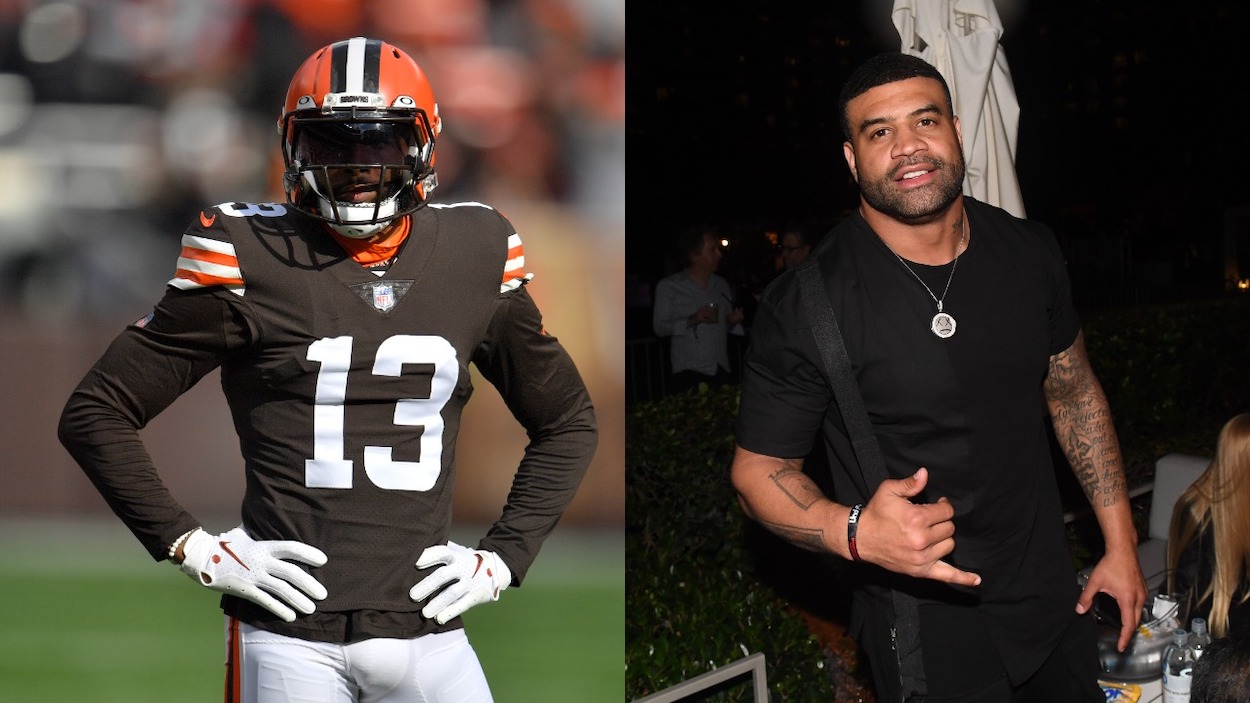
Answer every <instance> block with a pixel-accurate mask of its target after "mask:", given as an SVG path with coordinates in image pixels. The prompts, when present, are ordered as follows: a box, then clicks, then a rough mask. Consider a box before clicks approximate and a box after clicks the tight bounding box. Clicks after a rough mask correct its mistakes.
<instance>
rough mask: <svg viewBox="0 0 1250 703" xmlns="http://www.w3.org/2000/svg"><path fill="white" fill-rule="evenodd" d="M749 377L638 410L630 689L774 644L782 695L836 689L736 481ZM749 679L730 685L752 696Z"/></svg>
mask: <svg viewBox="0 0 1250 703" xmlns="http://www.w3.org/2000/svg"><path fill="white" fill-rule="evenodd" d="M737 408H738V392H737V388H736V387H733V386H727V387H723V388H720V389H716V390H707V389H706V388H704V389H702V390H696V391H692V392H691V393H689V394H686V395H679V396H673V397H669V398H665V399H662V400H659V401H656V402H652V403H646V404H642V405H639V406H636V407H634V408H633V409H632V410H631V411H630V413H629V414H628V415H627V417H626V437H627V439H626V500H627V506H628V511H627V518H626V542H625V548H626V557H625V570H626V595H625V608H626V626H625V642H626V644H625V665H626V692H627V698H628V700H633V699H635V698H639V697H641V696H644V695H647V694H651V693H655V692H656V691H659V690H662V689H664V688H667V687H669V686H672V685H674V684H677V683H680V682H682V681H685V680H687V679H690V678H693V677H695V676H697V675H698V674H701V673H704V672H706V671H710V670H712V669H715V668H717V667H719V666H723V665H725V664H729V663H731V662H733V661H736V660H737V659H740V658H742V657H744V656H746V655H747V654H754V653H755V652H763V653H764V655H765V660H766V665H767V677H768V683H769V690H770V693H771V694H772V696H773V699H774V700H780V701H803V700H816V699H814V698H810V699H809V698H805V695H804V694H803V693H802V692H803V691H810V690H811V689H812V688H823V689H825V690H828V689H829V685H828V684H824V683H821V682H822V680H828V678H829V672H828V666H827V664H826V662H825V659H824V655H823V653H822V651H821V648H820V646H819V645H818V643H817V642H816V639H815V637H814V636H813V635H812V634H811V633H810V632H809V631H808V629H807V627H806V626H805V625H804V624H803V621H802V619H801V618H800V617H799V616H798V614H797V612H796V611H794V610H793V609H792V607H791V606H790V605H789V603H788V602H787V601H786V600H785V599H783V598H782V597H781V596H780V595H779V594H778V593H777V592H776V591H775V590H773V589H772V588H771V587H769V586H766V585H764V583H766V582H767V581H768V578H767V575H766V574H761V573H759V572H758V571H757V566H756V558H757V557H756V555H755V554H754V553H753V552H752V547H751V544H752V543H753V541H754V540H756V539H757V538H758V533H756V532H755V530H754V528H753V523H749V521H747V520H745V519H744V517H743V515H742V512H741V510H740V508H739V507H738V504H737V500H736V498H735V495H734V491H733V487H732V486H731V485H730V482H729V461H730V458H731V453H732V448H733V423H734V419H735V417H736V416H737ZM749 694H750V686H749V685H745V684H740V685H738V686H736V687H733V688H732V689H730V690H725V691H722V692H721V693H720V694H719V695H721V696H723V699H724V700H734V701H737V700H750V697H749ZM824 700H828V697H827V696H826V698H825V699H824Z"/></svg>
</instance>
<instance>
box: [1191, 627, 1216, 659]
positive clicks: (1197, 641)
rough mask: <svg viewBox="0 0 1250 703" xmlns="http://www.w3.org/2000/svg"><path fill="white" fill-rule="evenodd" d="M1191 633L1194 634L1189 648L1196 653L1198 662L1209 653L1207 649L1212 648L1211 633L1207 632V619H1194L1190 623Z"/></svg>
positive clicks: (1195, 656)
mask: <svg viewBox="0 0 1250 703" xmlns="http://www.w3.org/2000/svg"><path fill="white" fill-rule="evenodd" d="M1189 631H1190V632H1191V633H1193V634H1191V635H1190V636H1189V648H1190V649H1192V650H1193V652H1194V661H1198V660H1199V659H1201V658H1202V655H1204V654H1206V653H1207V647H1210V646H1211V633H1210V632H1207V621H1206V618H1194V619H1193V620H1192V621H1190V623H1189Z"/></svg>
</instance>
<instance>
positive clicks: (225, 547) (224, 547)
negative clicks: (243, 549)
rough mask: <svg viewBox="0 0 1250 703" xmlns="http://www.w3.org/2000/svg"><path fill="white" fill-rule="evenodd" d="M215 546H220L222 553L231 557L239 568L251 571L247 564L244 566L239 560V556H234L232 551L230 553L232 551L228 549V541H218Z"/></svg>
mask: <svg viewBox="0 0 1250 703" xmlns="http://www.w3.org/2000/svg"><path fill="white" fill-rule="evenodd" d="M217 544H218V545H220V546H221V549H222V551H224V552H225V553H226V554H229V555H230V556H231V557H232V558H233V559H234V560H235V561H237V562H239V566H241V567H243V568H244V569H247V570H248V571H251V569H250V568H249V567H248V565H247V564H244V563H243V560H242V559H240V558H239V555H238V554H235V553H234V551H232V550H231V549H230V542H229V541H227V540H219V541H218V542H217Z"/></svg>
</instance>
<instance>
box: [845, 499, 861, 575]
mask: <svg viewBox="0 0 1250 703" xmlns="http://www.w3.org/2000/svg"><path fill="white" fill-rule="evenodd" d="M863 509H864V504H863V503H857V504H855V505H852V506H851V514H850V515H848V516H847V518H846V546H847V547H848V548H849V549H850V551H851V560H852V561H861V559H860V558H859V550H858V549H856V548H855V533H856V531H858V530H859V513H860V511H862V510H863Z"/></svg>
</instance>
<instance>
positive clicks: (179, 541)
mask: <svg viewBox="0 0 1250 703" xmlns="http://www.w3.org/2000/svg"><path fill="white" fill-rule="evenodd" d="M198 529H200V528H198V527H197V528H195V530H198ZM195 530H187V531H186V532H184V533H182V536H181V537H179V538H178V539H176V540H174V543H173V544H171V545H169V560H170V561H173V560H174V555H175V554H177V553H178V547H181V546H182V543H183V542H186V541H187V538H188V537H190V536H191V533H192V532H195Z"/></svg>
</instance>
